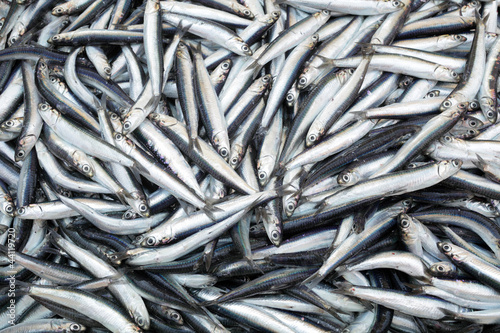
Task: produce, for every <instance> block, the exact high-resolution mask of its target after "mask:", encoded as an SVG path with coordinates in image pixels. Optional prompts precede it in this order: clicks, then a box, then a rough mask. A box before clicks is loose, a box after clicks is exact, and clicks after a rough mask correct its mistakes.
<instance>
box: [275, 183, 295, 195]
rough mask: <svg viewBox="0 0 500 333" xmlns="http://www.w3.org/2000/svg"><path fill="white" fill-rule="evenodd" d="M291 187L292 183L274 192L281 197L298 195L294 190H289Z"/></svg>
mask: <svg viewBox="0 0 500 333" xmlns="http://www.w3.org/2000/svg"><path fill="white" fill-rule="evenodd" d="M290 185H291V184H290V183H286V184H283V185H280V186H278V187H276V188H275V189H274V190H275V191H276V192H277V194H278V196H279V197H282V196H285V195H291V194H294V193H296V190H295V189H294V188H292V189H289V187H291V186H290Z"/></svg>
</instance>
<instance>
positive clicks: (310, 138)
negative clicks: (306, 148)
mask: <svg viewBox="0 0 500 333" xmlns="http://www.w3.org/2000/svg"><path fill="white" fill-rule="evenodd" d="M317 139H318V137H317V136H316V134H311V135H309V141H311V142H314V141H316V140H317Z"/></svg>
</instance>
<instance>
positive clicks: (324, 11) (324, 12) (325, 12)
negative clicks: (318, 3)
mask: <svg viewBox="0 0 500 333" xmlns="http://www.w3.org/2000/svg"><path fill="white" fill-rule="evenodd" d="M321 12H322V13H323V15H330V11H329V10H326V9H324V10H322V11H321Z"/></svg>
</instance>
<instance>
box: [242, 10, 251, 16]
mask: <svg viewBox="0 0 500 333" xmlns="http://www.w3.org/2000/svg"><path fill="white" fill-rule="evenodd" d="M243 14H245V16H250V15H252V13H251V12H250V11H249V10H248V9H245V10H244V11H243Z"/></svg>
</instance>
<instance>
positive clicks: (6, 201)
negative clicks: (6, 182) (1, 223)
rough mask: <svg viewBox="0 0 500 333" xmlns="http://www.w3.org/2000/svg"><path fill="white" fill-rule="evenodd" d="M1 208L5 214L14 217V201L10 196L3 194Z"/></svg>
mask: <svg viewBox="0 0 500 333" xmlns="http://www.w3.org/2000/svg"><path fill="white" fill-rule="evenodd" d="M1 206H2V208H1V209H0V210H1V211H2V212H4V213H5V214H7V215H9V216H11V217H14V216H15V215H16V209H15V206H14V202H13V200H12V198H11V197H10V196H7V195H6V196H3V198H2V203H1Z"/></svg>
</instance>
